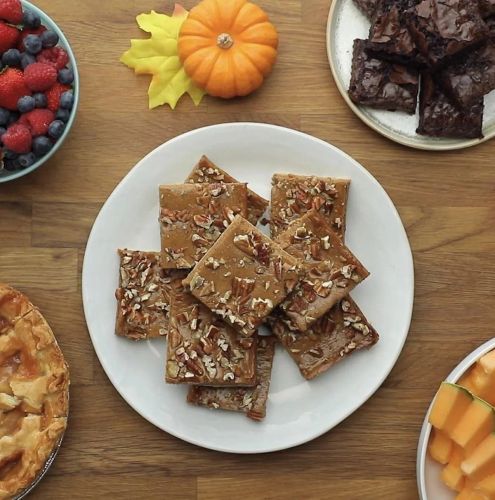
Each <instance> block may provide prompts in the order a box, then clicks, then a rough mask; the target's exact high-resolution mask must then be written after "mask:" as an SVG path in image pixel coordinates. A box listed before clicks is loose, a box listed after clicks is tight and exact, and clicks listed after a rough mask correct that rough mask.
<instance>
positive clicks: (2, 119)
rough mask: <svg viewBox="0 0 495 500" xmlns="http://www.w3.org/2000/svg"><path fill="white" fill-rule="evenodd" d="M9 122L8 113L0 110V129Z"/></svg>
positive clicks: (6, 110) (2, 109)
mask: <svg viewBox="0 0 495 500" xmlns="http://www.w3.org/2000/svg"><path fill="white" fill-rule="evenodd" d="M9 121H10V111H9V110H8V109H5V108H0V127H5V126H7V125H8V124H9Z"/></svg>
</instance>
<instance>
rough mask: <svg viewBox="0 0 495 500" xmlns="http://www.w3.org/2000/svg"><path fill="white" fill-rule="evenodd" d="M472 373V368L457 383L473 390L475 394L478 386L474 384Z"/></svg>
mask: <svg viewBox="0 0 495 500" xmlns="http://www.w3.org/2000/svg"><path fill="white" fill-rule="evenodd" d="M471 373H472V370H469V371H468V372H467V373H466V374H465V375H463V376H462V377H461V378H460V380H459V382H457V385H460V386H461V387H464V388H465V389H467V390H468V391H470V392H472V393H473V394H474V393H475V392H476V387H475V385H474V382H473V380H472V378H471Z"/></svg>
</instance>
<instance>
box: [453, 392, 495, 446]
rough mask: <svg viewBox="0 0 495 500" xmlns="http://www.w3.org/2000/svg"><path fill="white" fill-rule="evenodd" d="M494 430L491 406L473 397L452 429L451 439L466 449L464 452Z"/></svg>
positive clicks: (494, 424) (494, 417) (494, 419)
mask: <svg viewBox="0 0 495 500" xmlns="http://www.w3.org/2000/svg"><path fill="white" fill-rule="evenodd" d="M494 431H495V413H494V411H493V408H492V407H491V406H490V405H488V404H486V403H485V402H484V401H482V400H481V399H478V398H474V399H473V401H472V403H471V404H470V405H469V408H468V409H467V410H466V412H465V413H464V415H463V416H462V417H461V419H460V420H459V422H458V423H457V425H456V426H455V427H454V430H453V431H452V440H453V441H454V442H455V443H457V444H458V445H459V446H461V447H462V448H464V449H465V450H466V454H469V453H470V452H471V451H473V450H474V448H476V447H477V446H478V445H479V444H480V443H481V441H483V440H484V439H485V438H486V436H488V434H490V433H491V432H494Z"/></svg>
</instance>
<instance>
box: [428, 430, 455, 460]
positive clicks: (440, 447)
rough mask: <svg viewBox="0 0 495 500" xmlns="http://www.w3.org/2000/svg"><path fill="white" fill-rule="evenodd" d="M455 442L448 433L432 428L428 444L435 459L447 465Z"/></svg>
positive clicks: (429, 450)
mask: <svg viewBox="0 0 495 500" xmlns="http://www.w3.org/2000/svg"><path fill="white" fill-rule="evenodd" d="M453 444H454V443H453V442H452V439H450V438H449V437H448V436H447V434H445V433H444V432H442V431H439V430H438V429H435V428H433V429H432V430H431V437H430V443H429V444H428V452H429V453H430V456H431V458H433V460H435V461H436V462H438V463H440V464H442V465H445V464H447V463H448V461H449V459H450V456H451V454H452V448H453Z"/></svg>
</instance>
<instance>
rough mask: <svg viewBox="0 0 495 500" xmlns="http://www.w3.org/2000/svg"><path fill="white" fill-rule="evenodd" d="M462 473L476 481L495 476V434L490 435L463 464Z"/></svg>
mask: <svg viewBox="0 0 495 500" xmlns="http://www.w3.org/2000/svg"><path fill="white" fill-rule="evenodd" d="M461 470H462V472H463V473H464V474H465V475H466V476H467V477H469V479H472V480H474V481H481V480H482V479H484V478H485V477H487V476H489V475H491V474H495V434H489V435H488V436H487V437H486V438H485V439H484V440H483V441H482V442H481V443H480V444H479V445H478V446H477V447H476V449H475V450H474V451H473V452H472V453H471V454H470V455H468V456H467V458H466V459H465V460H464V461H463V462H462V464H461Z"/></svg>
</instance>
